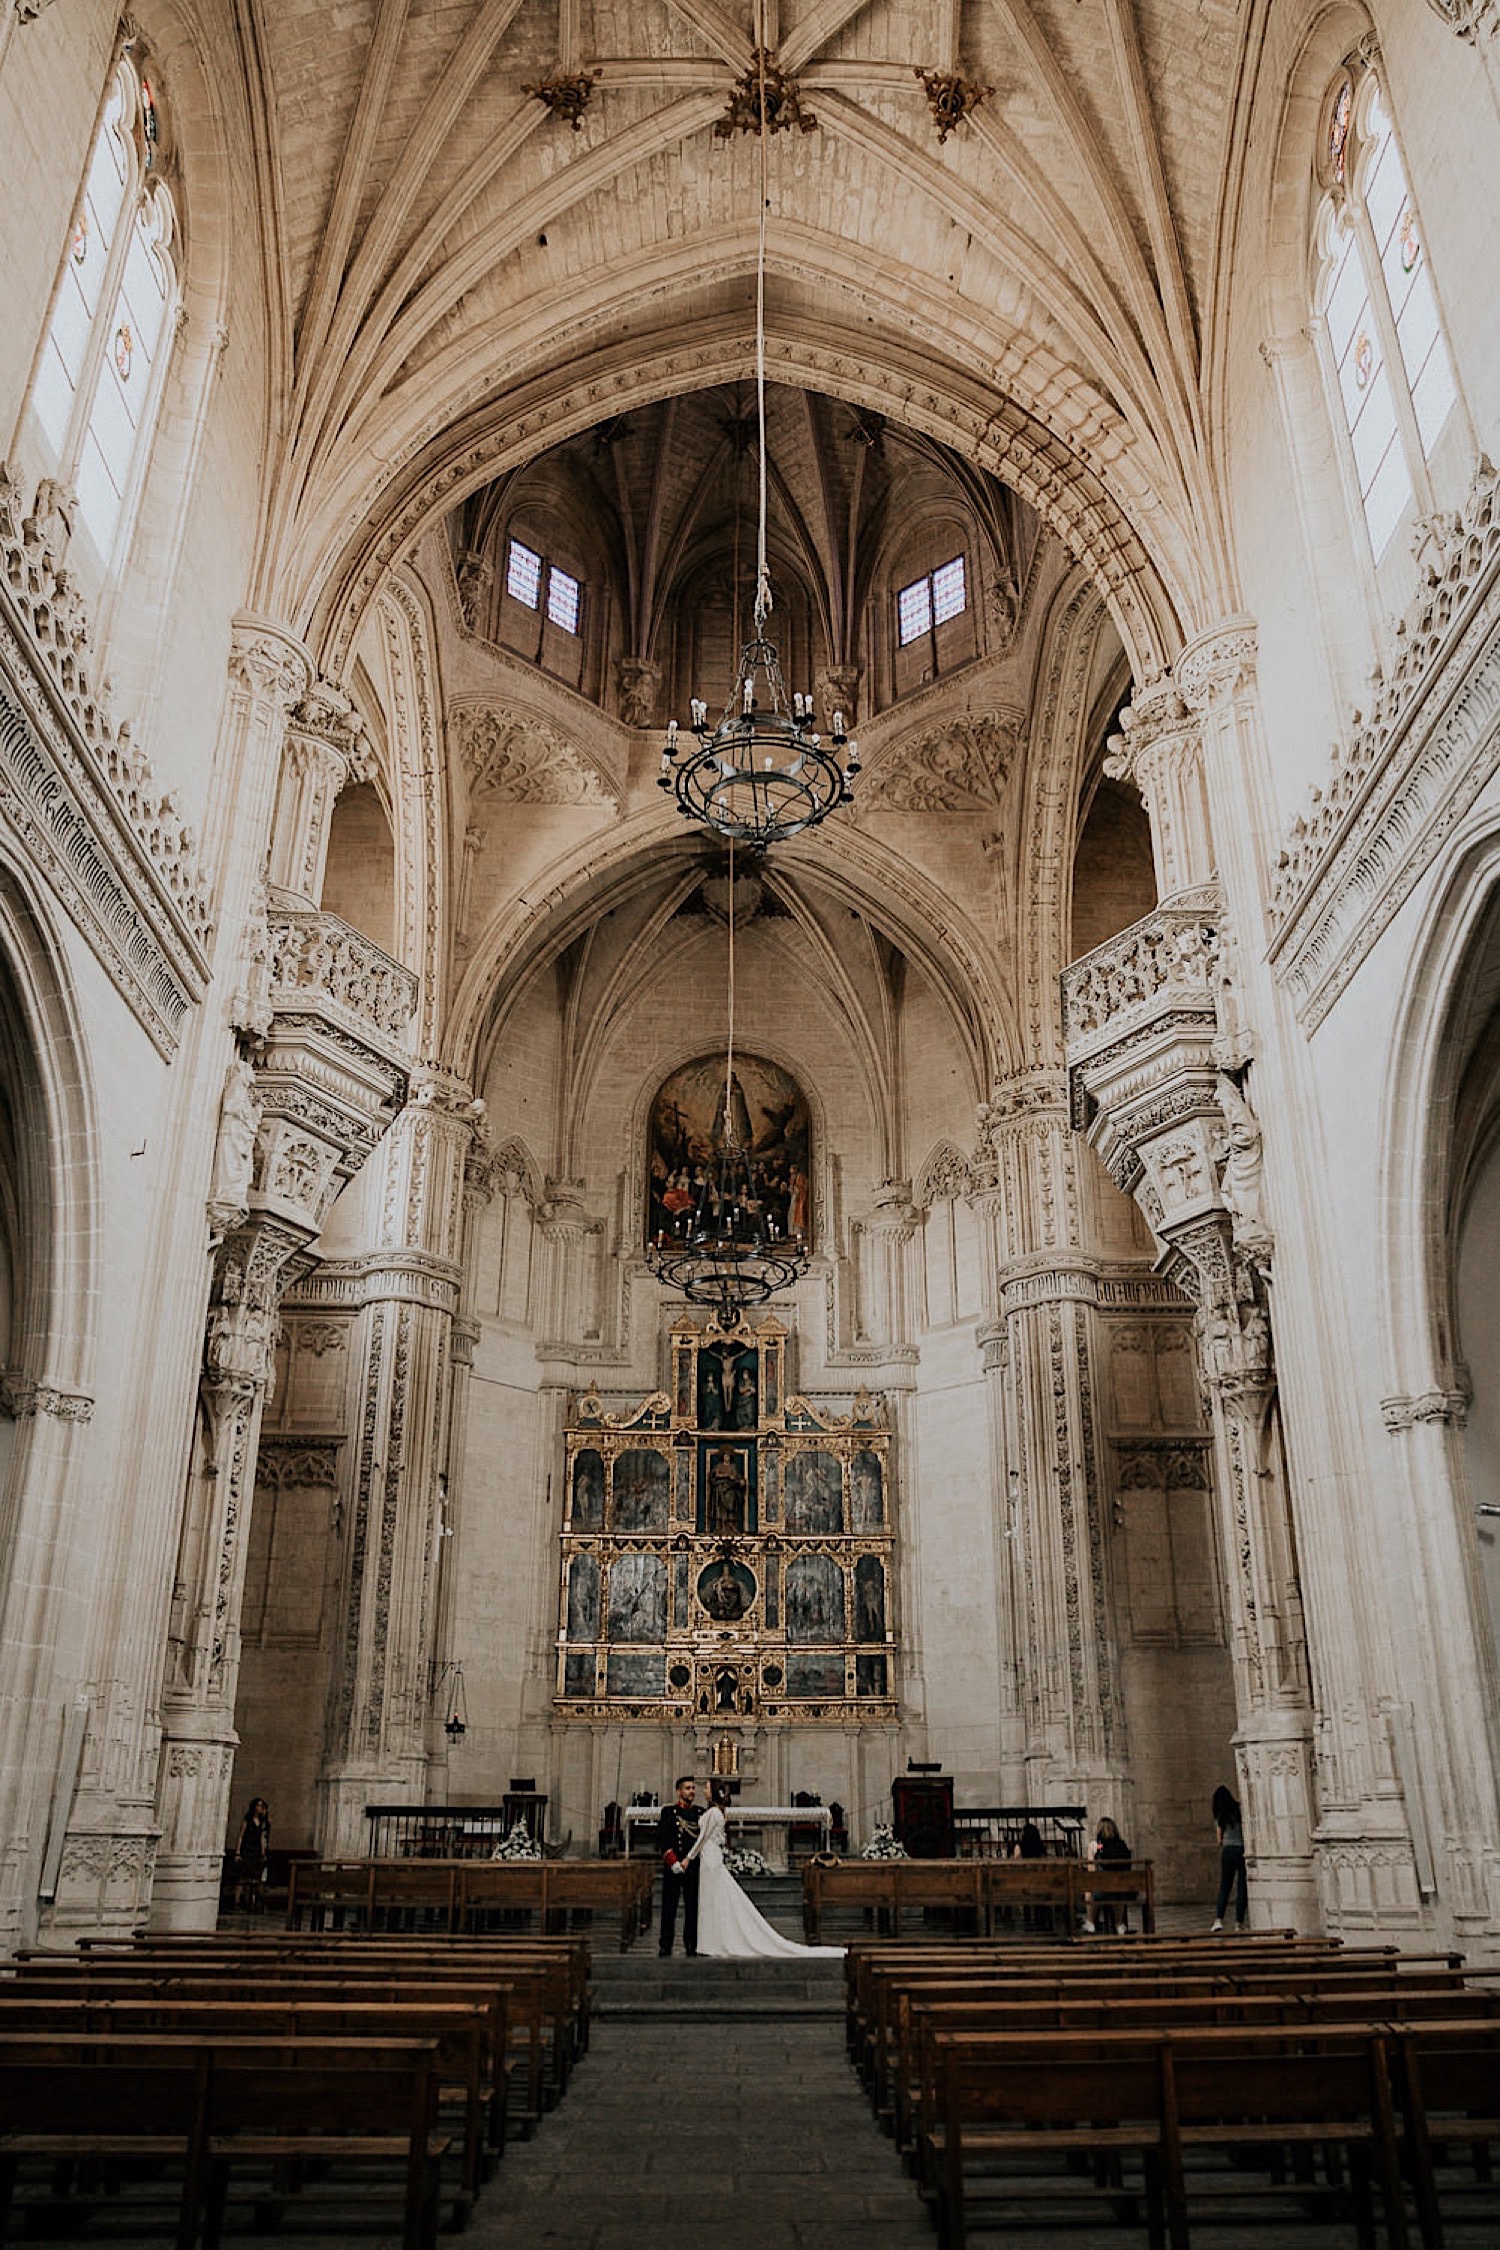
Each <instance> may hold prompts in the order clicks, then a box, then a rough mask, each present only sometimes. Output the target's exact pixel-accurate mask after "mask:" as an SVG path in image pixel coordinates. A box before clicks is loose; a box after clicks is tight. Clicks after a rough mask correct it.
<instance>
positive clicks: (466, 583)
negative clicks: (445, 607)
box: [456, 548, 495, 633]
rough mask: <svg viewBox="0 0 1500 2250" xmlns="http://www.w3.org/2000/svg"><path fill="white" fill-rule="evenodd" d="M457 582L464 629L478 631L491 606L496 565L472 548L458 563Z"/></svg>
mask: <svg viewBox="0 0 1500 2250" xmlns="http://www.w3.org/2000/svg"><path fill="white" fill-rule="evenodd" d="M456 583H457V587H458V614H459V616H460V617H461V618H462V619H463V621H464V630H465V631H466V632H469V633H477V632H478V631H479V630H480V626H481V623H482V621H483V619H484V615H485V612H486V610H487V608H488V606H489V594H490V588H491V587H492V586H493V585H494V583H495V566H494V564H493V563H492V562H491V560H490V558H489V556H488V555H486V554H482V553H479V552H477V551H476V550H475V549H473V548H471V549H470V550H469V552H468V553H467V554H466V555H465V556H464V557H463V558H462V560H461V561H460V563H459V565H458V570H457V573H456Z"/></svg>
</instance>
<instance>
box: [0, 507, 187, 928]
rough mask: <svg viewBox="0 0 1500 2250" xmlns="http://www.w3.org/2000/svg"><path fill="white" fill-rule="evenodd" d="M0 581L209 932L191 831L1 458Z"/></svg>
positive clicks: (91, 749)
mask: <svg viewBox="0 0 1500 2250" xmlns="http://www.w3.org/2000/svg"><path fill="white" fill-rule="evenodd" d="M0 580H3V586H4V591H5V594H6V595H7V596H8V597H9V603H10V606H11V607H12V609H13V611H14V612H15V613H17V617H18V622H19V623H20V624H21V625H22V627H23V629H24V632H25V636H26V638H27V640H28V642H29V643H30V645H31V647H32V648H33V650H34V651H35V654H36V655H37V656H38V657H39V658H40V659H41V662H42V664H43V665H44V667H45V669H46V672H47V674H48V676H49V677H50V680H51V682H52V685H53V688H54V689H55V691H56V693H57V694H58V696H59V697H60V698H61V700H62V702H63V704H64V705H65V707H66V710H67V712H68V714H69V716H70V718H71V719H72V722H73V725H74V727H75V728H76V730H77V733H78V736H79V737H80V739H81V743H82V746H83V748H84V749H85V750H86V752H88V753H89V754H90V755H91V756H92V759H93V760H94V761H95V763H96V766H97V778H98V779H100V780H102V781H103V782H104V783H105V784H106V785H107V787H108V791H109V794H110V796H111V797H112V799H113V800H114V803H115V804H116V806H117V807H118V810H119V812H120V814H121V815H122V816H123V818H124V820H125V822H126V824H127V826H128V827H129V829H130V831H131V833H132V835H133V836H134V837H135V839H136V842H137V843H138V844H139V846H140V848H141V850H142V852H143V853H144V854H145V856H146V858H147V859H148V860H149V861H150V863H151V865H152V867H153V868H154V869H155V871H156V874H157V876H158V878H159V879H160V881H161V882H162V884H163V885H164V886H165V888H166V890H167V892H168V894H169V895H170V897H171V899H172V901H173V904H174V905H175V906H176V908H177V911H178V913H179V914H180V915H181V917H182V920H183V922H184V924H185V925H186V927H187V929H188V930H189V932H190V933H191V935H192V937H193V939H194V940H195V942H196V943H197V944H198V945H199V946H201V947H202V948H204V949H205V951H206V950H207V948H208V945H209V942H210V940H211V938H212V935H213V920H212V915H211V912H210V909H209V903H208V887H207V884H206V882H205V879H204V875H203V871H202V868H201V867H200V865H199V862H198V850H197V843H196V840H195V838H194V835H193V831H192V829H191V828H190V827H188V826H187V824H186V823H185V822H184V821H183V819H182V817H181V814H180V812H179V810H178V806H177V800H176V798H175V797H174V796H173V795H172V793H171V792H170V791H165V792H161V791H158V790H157V789H156V788H155V787H154V784H153V777H152V771H151V764H150V761H149V759H148V758H147V757H146V756H145V754H144V752H143V751H141V750H138V749H137V748H136V747H135V745H134V744H133V743H132V741H131V738H130V728H129V725H128V723H123V722H122V723H116V721H115V720H114V719H113V718H112V717H111V716H110V713H109V709H108V705H107V701H106V698H105V696H104V694H103V692H102V691H101V690H100V689H99V688H97V687H96V686H95V685H94V683H93V681H92V678H91V675H90V665H89V656H90V651H89V630H88V619H87V617H86V615H85V613H84V608H83V603H82V600H81V598H80V596H79V593H78V590H77V587H76V585H75V584H74V582H73V578H72V575H71V573H70V572H68V571H67V570H66V569H64V568H62V567H61V566H60V565H58V564H57V563H55V562H54V559H53V554H52V551H51V544H50V540H49V536H48V532H47V529H46V527H45V526H42V525H39V524H38V522H37V519H36V517H35V515H32V516H28V514H27V510H26V502H25V498H24V494H23V491H22V488H21V486H20V485H19V484H18V483H17V481H16V479H15V477H14V475H13V474H12V473H11V471H10V470H9V469H8V468H5V467H3V466H0Z"/></svg>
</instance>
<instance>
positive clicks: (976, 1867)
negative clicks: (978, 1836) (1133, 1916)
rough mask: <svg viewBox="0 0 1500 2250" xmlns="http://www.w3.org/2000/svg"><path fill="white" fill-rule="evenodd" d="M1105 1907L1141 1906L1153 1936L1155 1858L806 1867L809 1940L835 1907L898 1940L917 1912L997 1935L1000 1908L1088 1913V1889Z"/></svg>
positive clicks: (816, 1940) (818, 1937) (1072, 1919)
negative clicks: (1123, 1862) (1113, 1863)
mask: <svg viewBox="0 0 1500 2250" xmlns="http://www.w3.org/2000/svg"><path fill="white" fill-rule="evenodd" d="M1086 1891H1087V1892H1088V1893H1090V1894H1091V1896H1092V1897H1093V1898H1094V1900H1095V1901H1096V1902H1097V1903H1098V1904H1100V1905H1109V1904H1116V1905H1120V1906H1122V1907H1123V1906H1129V1905H1132V1904H1139V1906H1140V1911H1141V1918H1142V1923H1143V1925H1144V1929H1145V1931H1146V1933H1147V1934H1148V1935H1149V1934H1150V1933H1151V1932H1152V1931H1153V1930H1154V1928H1155V1924H1156V1906H1155V1899H1156V1893H1155V1873H1154V1869H1153V1867H1152V1864H1151V1862H1150V1861H1149V1860H1137V1861H1133V1862H1131V1863H1130V1864H1129V1865H1127V1866H1119V1867H1090V1866H1087V1865H1085V1864H1084V1862H1083V1861H1081V1860H1071V1859H1067V1860H1046V1859H1032V1860H1026V1859H1017V1860H932V1859H883V1860H848V1861H844V1862H842V1863H841V1864H839V1865H837V1866H828V1865H820V1864H818V1863H817V1862H816V1861H814V1862H811V1863H809V1865H808V1866H806V1867H805V1868H804V1869H803V1871H802V1921H803V1929H804V1931H805V1934H806V1937H807V1942H808V1944H809V1945H821V1944H822V1943H823V1924H824V1917H825V1915H827V1914H828V1913H830V1912H831V1911H833V1910H834V1909H838V1910H840V1911H841V1912H844V1913H854V1912H858V1913H862V1914H863V1915H864V1917H865V1919H866V1922H867V1923H870V1922H872V1921H873V1923H874V1925H875V1926H876V1928H877V1929H878V1931H879V1932H880V1934H882V1935H884V1936H886V1937H889V1938H890V1939H892V1940H893V1941H895V1942H899V1941H900V1939H901V1937H902V1934H903V1929H904V1926H905V1923H906V1922H907V1921H908V1920H909V1918H910V1917H911V1916H912V1915H913V1914H915V1913H922V1914H924V1915H925V1914H928V1913H931V1912H934V1911H945V1912H948V1913H952V1914H956V1915H959V1916H961V1917H962V1918H964V1919H965V1920H969V1921H971V1922H972V1925H973V1927H974V1929H975V1931H976V1932H979V1931H981V1930H982V1931H983V1933H984V1934H985V1935H986V1936H988V1935H992V1934H993V1930H994V1920H995V1913H996V1910H997V1908H1003V1909H1005V1910H1007V1911H1010V1912H1014V1910H1015V1909H1016V1908H1018V1907H1020V1908H1025V1907H1028V1906H1034V1907H1037V1908H1046V1909H1048V1910H1050V1911H1053V1912H1057V1913H1060V1914H1062V1915H1063V1916H1064V1917H1065V1918H1066V1920H1067V1922H1068V1924H1069V1926H1070V1927H1071V1926H1072V1925H1073V1924H1074V1923H1076V1922H1078V1921H1079V1920H1080V1919H1081V1918H1082V1913H1083V1899H1084V1893H1085V1892H1086Z"/></svg>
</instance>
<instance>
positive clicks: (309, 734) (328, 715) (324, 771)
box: [266, 680, 369, 906]
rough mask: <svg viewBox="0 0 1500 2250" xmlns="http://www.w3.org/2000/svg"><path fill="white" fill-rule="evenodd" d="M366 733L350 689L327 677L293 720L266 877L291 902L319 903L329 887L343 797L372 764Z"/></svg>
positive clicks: (315, 685) (289, 725)
mask: <svg viewBox="0 0 1500 2250" xmlns="http://www.w3.org/2000/svg"><path fill="white" fill-rule="evenodd" d="M363 733H364V729H363V725H362V722H361V720H360V718H359V716H358V714H357V712H355V710H354V709H353V708H352V706H351V704H350V702H349V698H348V696H347V695H345V694H344V693H343V692H342V690H341V689H339V688H336V687H334V686H332V685H331V683H330V682H328V681H327V680H316V681H314V682H313V684H312V685H311V687H310V688H309V689H308V692H307V694H306V695H305V696H304V697H303V698H302V700H301V702H300V703H299V704H298V706H297V708H296V710H295V711H294V712H293V713H292V715H291V717H290V719H289V720H288V722H287V730H286V742H285V746H284V748H283V750H282V754H281V774H280V778H279V780H278V782H277V788H276V811H275V815H274V817H273V819H272V823H271V850H270V858H269V861H268V864H267V869H266V880H267V882H268V883H269V884H270V886H271V888H272V890H273V891H275V892H277V893H279V894H280V896H281V897H282V898H284V899H285V900H287V901H288V902H295V903H296V904H298V905H302V906H316V905H317V903H318V901H319V899H320V898H321V897H322V895H323V872H324V869H325V868H326V866H327V864H328V830H329V822H330V820H331V818H332V814H333V807H334V803H335V800H336V799H337V797H338V794H339V791H340V790H341V789H342V788H343V787H344V785H345V783H346V782H348V781H349V780H351V779H354V780H364V779H365V778H366V775H367V773H368V771H369V767H368V754H367V751H366V748H365V745H364V741H363Z"/></svg>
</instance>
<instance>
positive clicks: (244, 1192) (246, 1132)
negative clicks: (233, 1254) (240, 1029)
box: [208, 1056, 260, 1213]
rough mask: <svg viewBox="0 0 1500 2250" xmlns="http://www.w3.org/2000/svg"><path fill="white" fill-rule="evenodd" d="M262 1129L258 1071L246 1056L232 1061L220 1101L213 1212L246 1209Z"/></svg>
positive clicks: (211, 1193) (210, 1201)
mask: <svg viewBox="0 0 1500 2250" xmlns="http://www.w3.org/2000/svg"><path fill="white" fill-rule="evenodd" d="M259 1130H260V1102H259V1100H258V1098H257V1096H256V1092H255V1072H254V1070H253V1069H252V1068H251V1066H250V1064H249V1063H247V1062H246V1061H245V1059H244V1057H243V1056H237V1057H236V1058H235V1060H234V1061H233V1062H232V1063H231V1064H230V1066H229V1070H228V1074H227V1075H226V1077H225V1080H224V1095H223V1099H222V1101H221V1102H220V1104H219V1139H218V1145H217V1146H216V1148H215V1150H214V1170H213V1182H212V1185H211V1186H210V1188H209V1196H208V1202H209V1210H210V1212H211V1213H242V1212H243V1211H244V1209H245V1207H246V1205H247V1203H248V1202H249V1200H250V1182H251V1179H252V1177H253V1175H254V1171H255V1136H256V1134H257V1133H258V1132H259Z"/></svg>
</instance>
